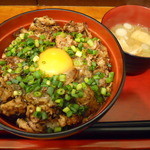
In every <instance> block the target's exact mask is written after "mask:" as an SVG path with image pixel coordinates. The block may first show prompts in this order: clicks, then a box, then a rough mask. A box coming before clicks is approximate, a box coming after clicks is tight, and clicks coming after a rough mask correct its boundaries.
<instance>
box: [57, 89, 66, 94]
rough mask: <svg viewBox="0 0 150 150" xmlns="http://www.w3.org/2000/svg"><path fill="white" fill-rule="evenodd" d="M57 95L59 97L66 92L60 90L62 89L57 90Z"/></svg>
mask: <svg viewBox="0 0 150 150" xmlns="http://www.w3.org/2000/svg"><path fill="white" fill-rule="evenodd" d="M57 93H58V94H59V95H63V94H65V90H64V89H62V88H60V89H58V90H57Z"/></svg>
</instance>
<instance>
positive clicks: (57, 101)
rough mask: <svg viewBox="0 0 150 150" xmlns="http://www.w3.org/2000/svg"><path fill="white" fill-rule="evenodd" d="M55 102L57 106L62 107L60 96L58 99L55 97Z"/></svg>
mask: <svg viewBox="0 0 150 150" xmlns="http://www.w3.org/2000/svg"><path fill="white" fill-rule="evenodd" d="M55 102H56V103H57V104H58V106H60V107H62V106H63V103H64V100H63V99H61V98H60V99H56V100H55Z"/></svg>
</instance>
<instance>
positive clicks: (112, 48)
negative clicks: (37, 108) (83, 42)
mask: <svg viewBox="0 0 150 150" xmlns="http://www.w3.org/2000/svg"><path fill="white" fill-rule="evenodd" d="M44 15H48V16H49V17H51V18H53V19H54V20H56V21H57V22H58V23H59V24H60V25H62V24H64V23H66V22H68V21H70V20H74V21H75V22H86V23H87V25H88V27H89V30H90V31H91V32H92V34H93V35H94V36H96V37H98V38H100V39H101V40H102V42H103V44H104V45H105V46H106V47H107V48H108V51H109V55H110V58H111V63H112V66H113V67H112V70H113V71H114V72H115V78H114V84H113V89H112V94H111V96H110V97H109V98H108V99H107V101H106V102H105V104H104V105H103V106H102V108H101V109H100V110H99V111H98V112H97V113H96V114H95V115H94V116H93V117H92V118H91V119H90V121H88V122H86V123H84V124H81V125H79V126H77V127H74V128H72V129H69V130H67V131H62V132H59V133H38V134H36V133H28V132H25V131H23V130H21V129H19V128H18V127H17V126H15V125H13V124H12V123H11V122H8V120H7V119H6V118H5V117H2V116H0V127H1V128H3V129H4V130H6V131H9V132H11V133H13V134H16V135H19V136H23V137H27V138H37V139H42V138H43V139H54V138H61V137H66V136H69V135H72V134H75V133H78V132H80V131H82V130H84V129H86V128H87V127H89V126H90V125H92V124H93V123H94V122H95V121H98V120H99V119H100V118H101V117H102V116H103V115H104V114H105V113H106V112H107V111H108V110H109V109H110V108H111V106H112V105H113V104H114V102H115V101H116V99H117V97H118V96H119V94H120V92H121V90H122V87H123V83H124V79H125V70H124V60H123V55H122V51H121V48H120V45H119V44H118V42H117V40H116V39H115V38H114V36H113V35H112V34H111V32H110V31H109V30H108V29H107V28H106V27H105V26H103V25H102V24H101V23H100V22H98V21H96V20H95V19H93V18H91V17H89V16H87V15H85V14H82V13H79V12H75V11H70V10H64V9H43V10H35V11H30V12H26V13H23V14H20V15H17V16H15V17H13V18H10V19H8V20H6V21H5V22H3V23H2V24H1V25H0V32H1V34H0V45H1V46H0V54H1V55H2V53H3V50H4V49H5V48H6V47H7V46H8V45H9V43H10V42H11V41H12V40H13V33H14V32H15V31H17V30H18V29H20V28H21V27H27V26H29V24H30V23H31V22H32V21H33V19H34V18H35V17H39V16H44Z"/></svg>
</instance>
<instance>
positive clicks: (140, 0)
mask: <svg viewBox="0 0 150 150" xmlns="http://www.w3.org/2000/svg"><path fill="white" fill-rule="evenodd" d="M38 4H39V5H50V6H53V5H55V6H120V5H127V4H128V5H143V6H150V0H63V1H62V0H38Z"/></svg>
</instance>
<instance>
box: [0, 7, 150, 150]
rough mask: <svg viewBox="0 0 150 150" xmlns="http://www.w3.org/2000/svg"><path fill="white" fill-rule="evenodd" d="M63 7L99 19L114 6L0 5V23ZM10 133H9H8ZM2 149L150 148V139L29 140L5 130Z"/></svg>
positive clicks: (1, 144)
mask: <svg viewBox="0 0 150 150" xmlns="http://www.w3.org/2000/svg"><path fill="white" fill-rule="evenodd" d="M44 8H63V9H69V10H75V11H78V12H81V13H85V14H87V15H89V16H91V17H93V18H95V19H97V20H98V21H101V19H102V17H103V15H104V14H105V13H106V12H107V11H108V10H110V9H111V8H112V7H92V6H91V7H79V6H78V7H73V6H68V7H67V6H0V23H2V22H3V21H5V20H7V19H9V18H10V17H13V16H15V15H18V14H20V13H23V12H26V11H31V10H36V9H44ZM8 135H9V134H8ZM0 138H1V139H0V149H11V148H14V149H44V148H46V149H62V150H63V149H104V148H108V149H109V150H111V149H121V148H124V149H135V148H136V149H141V148H142V149H149V148H150V139H138V140H137V139H130V140H127V139H112V137H110V138H111V139H92V138H91V139H79V140H78V139H69V138H67V139H63V140H52V141H51V142H48V141H47V140H28V139H23V138H19V137H16V136H12V135H10V137H6V135H5V132H3V131H2V132H1V133H0Z"/></svg>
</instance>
